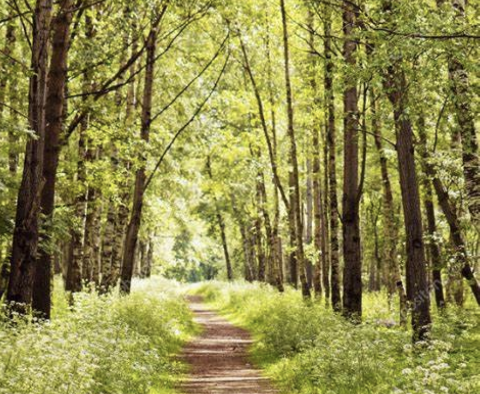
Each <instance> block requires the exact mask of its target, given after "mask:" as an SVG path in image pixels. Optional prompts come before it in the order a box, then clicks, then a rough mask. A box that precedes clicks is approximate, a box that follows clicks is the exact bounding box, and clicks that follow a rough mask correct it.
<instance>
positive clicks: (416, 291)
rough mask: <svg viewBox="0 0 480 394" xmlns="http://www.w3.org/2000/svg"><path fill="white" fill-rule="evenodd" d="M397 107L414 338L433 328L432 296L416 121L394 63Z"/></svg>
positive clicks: (391, 79) (389, 80) (390, 78)
mask: <svg viewBox="0 0 480 394" xmlns="http://www.w3.org/2000/svg"><path fill="white" fill-rule="evenodd" d="M384 85H385V90H386V91H387V92H388V97H389V99H390V102H391V103H392V106H393V110H394V120H395V129H396V134H397V156H398V165H399V172H400V188H401V191H402V203H403V216H404V220H405V230H406V243H407V297H408V300H409V301H410V302H411V305H412V327H413V332H414V336H413V338H414V341H417V340H422V339H424V338H425V337H426V336H427V334H428V332H429V331H430V324H431V318H430V297H429V292H428V284H427V273H426V267H425V251H424V243H423V227H422V214H421V210H420V195H419V190H418V182H417V174H416V169H415V157H414V146H413V132H412V125H411V122H410V119H409V116H408V113H407V111H406V109H407V108H406V100H407V98H406V95H407V94H406V92H407V86H406V81H405V76H404V75H403V74H401V73H399V72H398V71H397V70H396V69H395V66H391V67H390V69H389V70H388V73H387V75H386V76H385V79H384Z"/></svg>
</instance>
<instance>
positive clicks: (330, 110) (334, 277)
mask: <svg viewBox="0 0 480 394" xmlns="http://www.w3.org/2000/svg"><path fill="white" fill-rule="evenodd" d="M331 26H332V22H331V10H330V8H329V6H328V5H327V6H326V7H325V20H324V35H325V39H324V52H325V75H324V89H325V106H326V108H325V109H326V112H325V113H326V117H327V122H326V124H327V146H328V192H329V203H330V268H331V279H330V287H331V293H332V294H331V297H332V307H333V310H334V311H336V312H339V311H340V310H341V305H342V300H341V297H340V257H339V249H340V246H339V240H338V222H339V213H338V198H337V165H336V160H337V159H336V156H337V154H336V130H335V99H334V92H333V70H334V63H333V60H332V54H333V52H332V48H331V45H332V44H331V39H330V37H331V34H332V33H331Z"/></svg>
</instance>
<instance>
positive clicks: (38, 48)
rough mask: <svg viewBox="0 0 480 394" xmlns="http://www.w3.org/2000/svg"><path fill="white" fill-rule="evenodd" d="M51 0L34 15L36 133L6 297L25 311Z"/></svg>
mask: <svg viewBox="0 0 480 394" xmlns="http://www.w3.org/2000/svg"><path fill="white" fill-rule="evenodd" d="M51 10H52V2H51V0H37V2H36V5H35V11H34V16H33V33H32V35H33V39H32V62H31V72H32V76H31V77H30V90H29V96H28V97H29V98H28V120H29V124H30V127H31V129H32V131H33V132H34V133H35V135H34V136H33V137H32V138H30V140H29V141H28V142H27V146H26V149H25V162H24V167H23V175H22V183H21V186H20V189H19V191H18V200H17V212H16V218H15V230H14V235H13V245H12V257H11V260H10V264H11V270H10V280H9V283H8V291H7V301H8V302H10V303H11V307H12V309H13V310H15V311H17V312H19V313H26V312H27V311H28V310H29V307H30V306H31V303H32V294H33V284H34V280H35V268H36V264H35V263H36V258H37V249H38V240H39V217H40V194H41V192H42V187H43V179H42V171H43V161H44V146H45V102H46V96H47V72H48V71H47V69H48V40H49V31H50V13H51Z"/></svg>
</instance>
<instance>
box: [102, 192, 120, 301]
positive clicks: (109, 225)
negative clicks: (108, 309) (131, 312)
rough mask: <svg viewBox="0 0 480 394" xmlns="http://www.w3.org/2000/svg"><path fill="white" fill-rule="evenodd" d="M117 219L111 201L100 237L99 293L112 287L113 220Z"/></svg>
mask: <svg viewBox="0 0 480 394" xmlns="http://www.w3.org/2000/svg"><path fill="white" fill-rule="evenodd" d="M116 218H117V212H116V209H115V205H114V203H113V201H111V202H110V206H109V207H108V212H107V220H106V222H105V228H104V230H103V237H102V240H103V242H102V254H101V257H100V259H101V264H100V266H101V270H102V275H101V276H102V278H101V285H100V288H99V291H100V292H101V293H107V292H108V291H109V289H110V286H111V285H112V263H113V262H112V256H113V246H114V242H115V241H114V237H115V220H116Z"/></svg>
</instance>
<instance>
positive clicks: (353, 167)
mask: <svg viewBox="0 0 480 394" xmlns="http://www.w3.org/2000/svg"><path fill="white" fill-rule="evenodd" d="M356 12H357V7H356V6H355V5H352V3H351V2H347V1H345V2H344V3H343V32H344V36H345V42H344V46H343V56H344V58H345V62H346V63H347V65H348V66H350V67H351V68H353V67H355V65H356V60H355V52H356V51H357V44H356V39H355V38H353V34H354V30H355V26H356V23H357V22H356V18H357V15H356ZM356 83H357V81H353V82H352V81H350V82H349V83H348V84H347V86H346V89H345V91H344V93H343V105H344V154H345V155H344V165H343V168H344V171H343V220H342V223H343V258H344V262H345V267H344V271H343V313H344V315H345V316H346V317H349V318H352V319H354V320H359V319H361V316H362V256H361V250H360V248H361V245H360V216H359V204H360V195H359V193H360V190H359V186H358V129H359V124H358V120H359V112H358V103H357V87H356Z"/></svg>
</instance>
